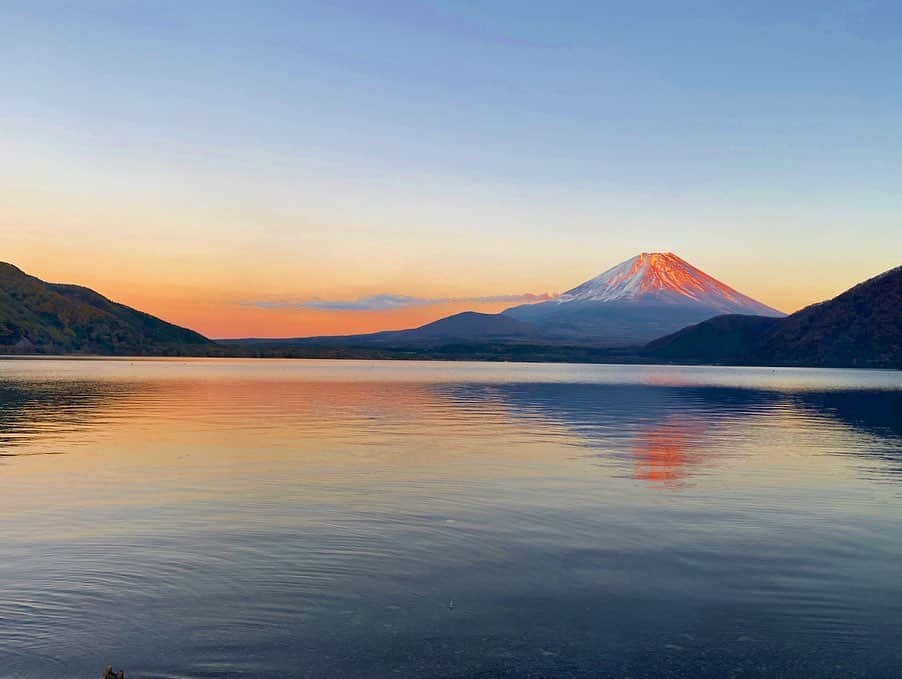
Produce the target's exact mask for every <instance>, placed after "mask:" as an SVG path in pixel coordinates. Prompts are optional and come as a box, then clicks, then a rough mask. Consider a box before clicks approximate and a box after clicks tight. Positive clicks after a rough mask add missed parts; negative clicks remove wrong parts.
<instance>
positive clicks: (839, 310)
mask: <svg viewBox="0 0 902 679" xmlns="http://www.w3.org/2000/svg"><path fill="white" fill-rule="evenodd" d="M900 309H902V267H896V268H895V269H891V270H889V271H887V272H885V273H882V274H880V275H879V276H875V277H874V278H871V279H869V280H867V281H865V282H863V283H860V284H859V285H856V286H855V287H853V288H850V289H849V290H846V291H845V292H844V293H842V294H841V295H838V296H837V297H834V298H833V299H831V300H828V301H826V302H821V303H819V304H813V305H811V306H809V307H806V308H804V309H802V310H801V311H797V312H796V313H794V314H792V315H790V316H787V317H786V318H782V319H776V320H773V319H766V318H761V317H757V318H756V317H736V316H721V317H718V318H714V319H711V320H708V321H705V322H703V323H700V324H698V325H695V326H692V327H689V328H685V329H684V330H681V331H680V332H677V333H674V334H672V335H669V336H667V337H662V338H660V339H658V340H656V341H654V342H651V343H649V344H648V345H646V347H645V348H644V349H643V350H642V354H643V356H645V357H646V358H651V359H660V360H682V361H690V362H695V363H712V362H717V363H735V364H740V363H750V364H754V365H774V366H780V365H787V366H789V365H796V366H822V367H870V368H894V367H895V368H898V367H902V313H900Z"/></svg>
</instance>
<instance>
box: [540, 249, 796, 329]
mask: <svg viewBox="0 0 902 679" xmlns="http://www.w3.org/2000/svg"><path fill="white" fill-rule="evenodd" d="M555 301H556V302H557V303H558V304H566V303H569V302H609V303H611V302H613V303H620V302H622V303H657V304H660V303H667V304H692V305H701V306H705V307H709V308H711V309H716V310H718V311H720V312H722V313H741V314H761V315H767V316H772V315H782V314H780V312H779V311H777V310H776V309H772V308H771V307H769V306H767V305H765V304H762V303H761V302H757V301H755V300H754V299H752V298H751V297H748V296H746V295H743V294H742V293H741V292H738V291H736V290H734V289H733V288H731V287H730V286H728V285H725V284H724V283H721V282H720V281H718V280H717V279H715V278H713V277H712V276H709V275H708V274H706V273H705V272H704V271H702V270H701V269H697V268H696V267H694V266H692V265H691V264H690V263H689V262H687V261H686V260H684V259H682V258H680V257H677V256H676V255H675V254H673V253H672V252H643V253H642V254H640V255H636V256H635V257H633V258H632V259H628V260H626V261H625V262H622V263H620V264H618V265H617V266H615V267H613V268H611V269H608V270H607V271H605V272H604V273H602V274H601V275H599V276H596V277H595V278H593V279H591V280H588V281H586V282H585V283H583V284H582V285H579V286H577V287H575V288H573V289H572V290H568V291H567V292H565V293H564V294H563V295H561V296H560V297H558V298H557V300H555Z"/></svg>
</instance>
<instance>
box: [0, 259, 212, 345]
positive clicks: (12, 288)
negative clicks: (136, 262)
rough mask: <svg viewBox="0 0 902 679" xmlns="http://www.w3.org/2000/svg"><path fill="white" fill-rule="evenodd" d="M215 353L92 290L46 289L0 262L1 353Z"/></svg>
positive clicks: (188, 333) (187, 333)
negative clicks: (207, 351) (208, 351)
mask: <svg viewBox="0 0 902 679" xmlns="http://www.w3.org/2000/svg"><path fill="white" fill-rule="evenodd" d="M214 347H216V345H215V344H214V343H213V342H211V341H210V340H208V339H207V338H206V337H204V336H203V335H200V334H198V333H196V332H194V331H193V330H187V329H185V328H180V327H178V326H176V325H172V324H171V323H167V322H165V321H162V320H160V319H159V318H156V317H154V316H151V315H150V314H146V313H144V312H142V311H137V310H136V309H132V308H130V307H127V306H125V305H124V304H117V303H116V302H111V301H110V300H108V299H107V298H106V297H104V296H102V295H100V294H98V293H96V292H94V291H93V290H89V289H88V288H83V287H80V286H78V285H63V284H58V283H45V282H44V281H42V280H40V279H38V278H35V277H34V276H29V275H28V274H26V273H24V272H22V271H21V270H19V269H18V268H16V267H15V266H13V265H12V264H6V263H3V262H0V353H7V354H28V353H39V354H72V353H74V354H106V355H116V354H118V355H135V356H155V355H183V354H188V355H199V354H201V355H202V354H204V353H205V352H206V350H208V349H211V348H214Z"/></svg>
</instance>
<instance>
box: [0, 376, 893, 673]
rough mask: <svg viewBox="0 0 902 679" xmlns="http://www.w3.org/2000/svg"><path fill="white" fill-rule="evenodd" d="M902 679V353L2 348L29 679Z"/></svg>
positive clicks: (1, 608)
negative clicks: (741, 359)
mask: <svg viewBox="0 0 902 679" xmlns="http://www.w3.org/2000/svg"><path fill="white" fill-rule="evenodd" d="M107 664H112V665H114V666H115V667H117V668H120V667H121V668H123V669H125V671H126V676H127V677H128V678H129V679H134V678H136V677H316V678H320V677H323V678H331V677H335V678H350V679H356V678H363V677H367V678H370V677H374V678H375V677H460V678H464V677H479V678H481V679H488V678H493V677H618V678H622V677H631V678H633V679H639V678H641V677H692V678H699V677H701V678H707V677H718V678H722V677H743V678H748V677H792V678H793V679H798V678H805V677H812V678H814V677H817V678H818V679H822V678H824V677H893V676H896V677H897V676H902V373H900V372H890V371H886V372H883V371H864V370H861V371H852V370H813V369H776V370H775V369H766V368H719V367H691V368H683V367H670V366H660V367H658V366H611V365H551V364H541V365H539V364H490V363H481V364H480V363H428V362H391V361H385V362H362V361H302V360H298V361H279V360H215V359H196V360H176V359H166V360H163V359H159V360H155V359H153V360H51V359H40V360H12V359H9V360H0V676H2V677H42V678H45V677H54V678H61V677H99V676H100V673H101V671H102V669H103V667H104V666H105V665H107Z"/></svg>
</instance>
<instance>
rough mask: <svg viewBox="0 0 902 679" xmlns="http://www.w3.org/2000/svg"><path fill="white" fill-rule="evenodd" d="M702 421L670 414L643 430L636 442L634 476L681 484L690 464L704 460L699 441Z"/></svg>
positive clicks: (653, 480) (670, 483) (634, 446)
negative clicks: (699, 449) (698, 444)
mask: <svg viewBox="0 0 902 679" xmlns="http://www.w3.org/2000/svg"><path fill="white" fill-rule="evenodd" d="M702 429H703V428H702V425H701V424H700V423H699V422H693V421H690V420H687V419H686V418H685V417H675V416H672V417H668V418H667V419H666V420H664V421H663V422H660V423H658V424H657V425H655V426H654V427H653V428H651V429H648V430H646V431H643V432H641V433H640V434H639V435H638V436H637V437H636V441H635V444H634V445H633V478H634V479H641V480H644V481H652V482H656V483H664V484H668V485H677V484H679V483H680V482H682V481H683V479H684V478H685V476H686V474H687V472H688V470H689V467H691V466H692V465H695V464H698V463H699V462H700V461H701V455H700V453H699V452H698V450H697V449H696V448H695V442H696V441H698V440H699V437H700V435H701V433H702Z"/></svg>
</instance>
